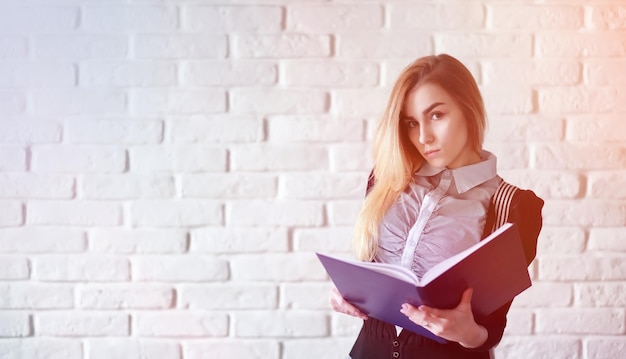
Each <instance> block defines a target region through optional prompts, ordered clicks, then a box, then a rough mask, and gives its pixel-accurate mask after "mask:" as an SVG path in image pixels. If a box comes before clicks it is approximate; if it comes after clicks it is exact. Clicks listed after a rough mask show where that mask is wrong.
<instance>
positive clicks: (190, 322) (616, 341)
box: [0, 0, 626, 359]
mask: <svg viewBox="0 0 626 359" xmlns="http://www.w3.org/2000/svg"><path fill="white" fill-rule="evenodd" d="M441 52H448V53H450V54H452V55H455V56H457V57H459V58H460V59H461V60H462V61H464V62H465V63H466V64H467V66H468V67H469V69H470V70H471V71H472V73H473V74H474V75H475V76H476V78H477V80H478V82H479V85H480V87H481V89H482V91H483V94H484V96H485V102H486V105H487V108H488V115H489V120H490V127H489V132H488V134H487V146H486V147H487V148H488V149H491V150H493V151H494V152H495V153H496V154H497V155H498V156H499V159H500V161H499V167H500V173H501V174H502V175H503V176H504V177H505V178H506V179H508V180H510V181H511V182H513V183H515V184H518V185H520V186H522V187H530V188H533V189H534V190H535V191H536V192H537V193H538V194H539V195H541V196H542V197H543V198H544V199H545V200H546V206H545V211H544V214H545V222H544V230H543V232H542V234H541V237H540V240H539V246H538V255H537V260H536V261H535V263H533V265H532V267H531V273H532V276H533V277H534V281H535V285H534V286H533V287H532V288H531V289H529V290H528V291H527V292H525V293H523V294H522V295H521V296H520V297H519V298H518V299H517V300H516V302H515V304H514V307H513V308H512V310H511V312H510V315H509V325H508V327H507V330H506V334H505V337H504V339H503V341H502V343H501V344H500V346H499V347H498V348H497V349H496V354H497V357H498V358H501V359H515V358H520V359H527V358H549V359H554V358H563V359H614V358H615V359H618V358H622V357H623V356H624V353H625V352H626V310H625V309H624V308H625V307H626V190H625V189H624V188H626V121H625V120H624V119H623V117H624V114H626V75H625V74H626V61H625V60H623V59H622V57H623V56H624V55H626V4H625V3H624V1H622V0H597V1H584V0H570V1H556V0H555V1H540V0H536V1H535V0H511V1H499V0H437V1H435V0H420V1H401V0H367V1H352V0H329V1H319V0H257V1H247V0H221V1H192V0H168V1H150V0H125V1H100V2H94V1H89V0H58V1H44V0H28V1H17V0H14V1H10V0H9V1H1V2H0V359H43V358H46V359H61V358H62V359H105V358H106V359H118V358H119V359H129V358H144V359H209V358H210V359H216V358H218V359H221V358H229V359H230V358H246V359H247V358H253V359H254V358H259V359H261V358H262V359H292V358H311V359H318V358H344V356H345V354H346V353H347V352H348V350H349V348H350V345H351V343H352V341H353V340H354V338H355V335H356V332H357V331H358V329H359V321H358V320H355V319H353V318H350V317H347V316H344V315H339V314H337V313H333V312H331V311H330V310H329V308H328V307H327V298H328V292H329V288H330V283H329V281H328V280H327V279H326V276H325V274H324V272H323V270H322V268H321V266H320V265H319V264H318V262H317V259H316V258H315V256H314V252H315V251H321V252H333V253H346V252H348V251H349V250H350V239H349V237H350V233H351V227H352V225H353V222H354V218H355V216H356V214H357V211H358V209H359V206H360V203H361V198H362V196H363V192H364V186H365V181H366V175H367V172H368V171H369V169H370V167H371V157H370V140H371V138H372V134H373V129H374V127H375V124H376V121H377V119H378V116H379V115H380V113H381V111H382V110H383V107H384V105H385V101H386V97H387V95H388V93H389V90H390V87H391V85H392V84H393V81H394V78H395V76H396V75H397V74H398V72H399V71H400V70H401V69H402V67H404V66H405V65H406V64H407V63H408V62H409V61H410V60H412V59H413V58H415V57H419V56H423V55H427V54H431V53H441Z"/></svg>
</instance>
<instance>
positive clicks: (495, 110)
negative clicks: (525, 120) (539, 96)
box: [480, 85, 535, 115]
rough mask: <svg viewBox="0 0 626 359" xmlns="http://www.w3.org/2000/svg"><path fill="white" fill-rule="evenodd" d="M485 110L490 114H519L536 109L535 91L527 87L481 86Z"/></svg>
mask: <svg viewBox="0 0 626 359" xmlns="http://www.w3.org/2000/svg"><path fill="white" fill-rule="evenodd" d="M480 91H481V93H482V95H483V100H484V102H485V111H487V113H488V114H490V115H502V114H506V115H511V114H512V115H519V114H529V113H532V112H534V111H535V105H534V95H533V91H532V90H531V89H529V88H527V87H513V86H509V85H507V86H506V87H503V86H481V87H480Z"/></svg>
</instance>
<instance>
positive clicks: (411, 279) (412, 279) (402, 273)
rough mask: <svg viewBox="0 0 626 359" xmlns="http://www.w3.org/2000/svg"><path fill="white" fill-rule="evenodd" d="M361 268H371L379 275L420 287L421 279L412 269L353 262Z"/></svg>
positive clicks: (383, 264) (385, 264)
mask: <svg viewBox="0 0 626 359" xmlns="http://www.w3.org/2000/svg"><path fill="white" fill-rule="evenodd" d="M353 263H356V264H357V265H358V266H360V267H365V268H370V269H372V270H374V271H376V272H378V273H382V274H386V275H388V276H390V277H393V278H397V279H400V280H403V281H405V282H408V283H412V284H414V285H415V286H417V285H419V279H417V276H416V275H415V273H413V272H412V271H411V270H410V269H408V268H404V267H401V266H399V265H395V264H387V263H370V262H353Z"/></svg>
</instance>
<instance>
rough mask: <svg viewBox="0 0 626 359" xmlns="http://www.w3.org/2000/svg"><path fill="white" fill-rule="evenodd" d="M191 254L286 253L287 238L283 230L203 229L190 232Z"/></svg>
mask: <svg viewBox="0 0 626 359" xmlns="http://www.w3.org/2000/svg"><path fill="white" fill-rule="evenodd" d="M190 234H191V240H190V246H189V251H190V252H193V253H266V252H273V253H275V252H286V251H287V250H288V248H289V236H288V233H287V230H286V229H284V228H262V227H261V228H259V227H250V228H246V227H203V228H195V229H192V230H191V231H190Z"/></svg>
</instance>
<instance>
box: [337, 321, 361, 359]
mask: <svg viewBox="0 0 626 359" xmlns="http://www.w3.org/2000/svg"><path fill="white" fill-rule="evenodd" d="M362 326H363V320H362V319H359V318H356V317H353V316H350V315H345V314H343V313H337V312H332V314H331V332H332V333H333V335H334V336H335V337H349V338H350V339H352V343H350V346H348V347H347V351H348V352H349V351H350V348H351V345H352V344H353V343H354V339H353V338H356V337H357V336H358V335H359V332H360V331H361V327H362Z"/></svg>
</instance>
